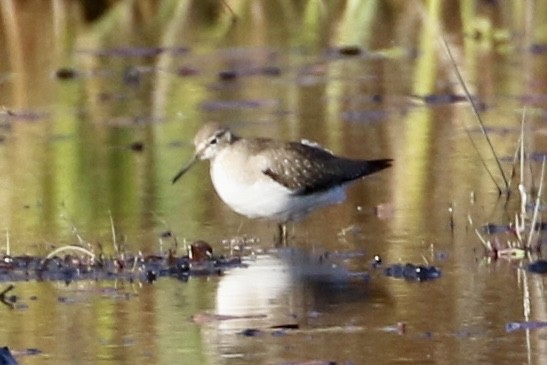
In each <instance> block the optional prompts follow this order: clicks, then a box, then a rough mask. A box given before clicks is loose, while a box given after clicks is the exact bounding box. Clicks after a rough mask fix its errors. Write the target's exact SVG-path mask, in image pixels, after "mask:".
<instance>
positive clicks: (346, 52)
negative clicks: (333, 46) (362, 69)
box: [338, 46, 363, 56]
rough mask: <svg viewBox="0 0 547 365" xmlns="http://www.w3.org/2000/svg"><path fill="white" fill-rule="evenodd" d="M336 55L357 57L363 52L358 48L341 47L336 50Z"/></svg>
mask: <svg viewBox="0 0 547 365" xmlns="http://www.w3.org/2000/svg"><path fill="white" fill-rule="evenodd" d="M338 53H339V54H340V55H342V56H359V55H361V54H362V53H363V50H362V49H361V47H359V46H342V47H340V48H338Z"/></svg>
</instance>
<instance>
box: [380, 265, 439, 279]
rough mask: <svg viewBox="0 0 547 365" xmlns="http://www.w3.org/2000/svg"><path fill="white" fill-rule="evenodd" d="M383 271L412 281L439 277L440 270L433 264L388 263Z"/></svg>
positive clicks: (391, 275) (387, 274) (388, 274)
mask: <svg viewBox="0 0 547 365" xmlns="http://www.w3.org/2000/svg"><path fill="white" fill-rule="evenodd" d="M384 273H385V274H386V276H390V277H393V278H397V279H406V280H414V281H428V280H434V279H438V278H440V277H441V270H440V269H439V268H437V267H435V266H428V265H414V264H411V263H406V264H394V265H390V266H388V267H386V268H385V269H384Z"/></svg>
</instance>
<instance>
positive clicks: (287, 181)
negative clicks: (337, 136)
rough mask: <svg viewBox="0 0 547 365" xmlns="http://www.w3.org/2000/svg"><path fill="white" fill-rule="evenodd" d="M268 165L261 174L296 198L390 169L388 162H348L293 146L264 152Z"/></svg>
mask: <svg viewBox="0 0 547 365" xmlns="http://www.w3.org/2000/svg"><path fill="white" fill-rule="evenodd" d="M262 153H263V154H266V155H267V157H268V160H269V161H270V163H269V166H268V167H267V168H265V169H264V170H263V173H264V174H266V175H267V176H269V177H270V178H272V179H273V180H275V181H277V182H278V183H280V184H281V185H283V186H285V187H287V188H288V189H290V190H292V191H293V193H294V194H296V195H306V194H313V193H316V192H320V191H324V190H327V189H329V188H331V187H333V186H336V185H341V184H344V183H346V182H349V181H352V180H355V179H358V178H360V177H363V176H366V175H369V174H372V173H374V172H376V171H380V170H382V169H385V168H387V167H389V166H391V160H390V159H384V160H373V161H365V160H352V159H348V158H343V157H338V156H334V155H332V154H331V153H330V152H328V151H325V150H323V149H320V148H316V147H313V146H309V145H304V144H301V143H296V142H289V143H284V144H281V145H278V146H276V147H275V148H269V149H264V150H263V151H262Z"/></svg>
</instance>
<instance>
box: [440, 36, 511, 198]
mask: <svg viewBox="0 0 547 365" xmlns="http://www.w3.org/2000/svg"><path fill="white" fill-rule="evenodd" d="M441 40H442V43H443V45H444V48H445V50H446V53H447V54H448V58H449V59H450V62H451V63H452V66H454V71H455V72H456V76H457V78H458V81H459V82H460V84H461V86H462V88H463V90H464V92H465V97H466V99H467V101H468V102H469V103H470V104H471V109H472V110H473V114H475V117H476V118H477V121H478V122H479V126H480V129H481V132H482V134H483V136H484V138H485V139H486V142H487V143H488V146H489V148H490V151H491V153H492V155H493V156H494V159H495V160H496V164H497V166H498V169H499V170H500V174H501V177H502V179H503V183H504V185H505V192H506V193H507V194H508V195H509V183H508V181H507V177H506V176H505V172H504V171H503V168H502V166H501V162H500V160H499V158H498V155H497V154H496V151H495V150H494V146H493V145H492V141H491V140H490V137H489V136H488V133H486V129H485V127H484V122H483V121H482V118H481V116H480V114H479V111H478V108H477V105H476V104H475V101H474V100H473V98H472V97H471V94H470V92H469V89H468V88H467V85H466V84H465V81H464V79H463V76H462V74H461V72H460V69H459V68H458V65H457V64H456V61H455V60H454V56H453V55H452V51H450V47H449V46H448V43H447V42H446V39H445V38H444V37H442V36H441ZM464 128H465V126H464ZM465 131H466V133H467V135H468V136H469V138H470V140H471V143H472V144H473V147H474V148H475V150H476V151H477V153H478V154H479V157H480V159H481V162H482V164H483V166H484V167H485V169H486V171H487V172H488V175H490V177H491V178H492V181H493V182H494V184H495V185H496V187H497V188H498V192H499V195H502V194H503V190H502V189H501V188H500V186H499V185H498V183H497V182H496V179H495V178H494V176H493V174H492V172H491V171H490V169H489V168H488V165H487V164H486V161H485V160H484V158H483V157H482V155H481V154H480V152H479V149H478V148H477V145H476V144H475V142H474V141H473V138H472V136H471V133H470V132H469V130H468V129H467V128H465Z"/></svg>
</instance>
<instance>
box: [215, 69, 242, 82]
mask: <svg viewBox="0 0 547 365" xmlns="http://www.w3.org/2000/svg"><path fill="white" fill-rule="evenodd" d="M237 77H238V74H237V72H236V71H234V70H223V71H220V72H219V73H218V78H219V79H220V80H222V81H232V80H235V79H237Z"/></svg>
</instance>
